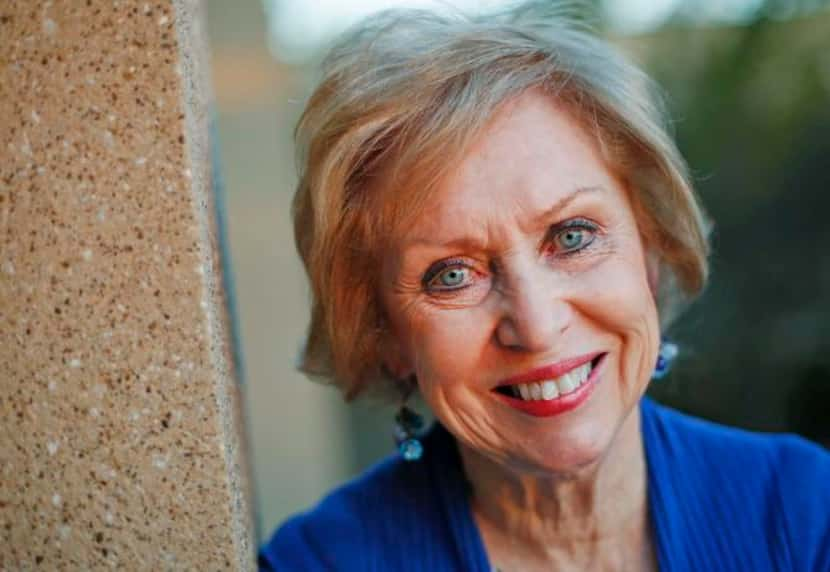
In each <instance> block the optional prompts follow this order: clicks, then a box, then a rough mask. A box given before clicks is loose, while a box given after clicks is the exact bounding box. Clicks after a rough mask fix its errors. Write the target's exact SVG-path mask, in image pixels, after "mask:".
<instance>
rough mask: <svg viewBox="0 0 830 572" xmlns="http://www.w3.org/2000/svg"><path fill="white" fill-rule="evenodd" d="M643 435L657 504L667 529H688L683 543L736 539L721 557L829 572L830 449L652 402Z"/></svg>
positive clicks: (646, 411)
mask: <svg viewBox="0 0 830 572" xmlns="http://www.w3.org/2000/svg"><path fill="white" fill-rule="evenodd" d="M643 436H644V442H645V447H646V454H647V458H648V463H649V478H650V480H651V481H652V482H653V486H654V489H655V491H654V495H653V499H654V504H655V505H656V506H657V507H658V508H657V510H660V511H661V512H662V511H665V514H664V516H663V518H664V520H665V522H666V524H667V525H669V526H674V525H677V526H680V527H683V528H684V533H683V534H678V535H677V536H678V539H679V538H680V537H681V536H685V537H686V539H687V540H688V539H690V538H691V537H696V538H698V541H699V542H703V537H704V536H706V537H707V538H708V535H709V533H708V532H706V531H712V532H713V533H714V534H716V535H718V536H719V538H717V539H714V538H712V539H710V540H712V542H711V547H712V550H713V551H717V550H716V547H717V546H719V544H718V543H721V544H723V541H724V539H725V538H726V537H728V538H732V539H733V540H734V541H733V542H730V543H728V544H729V545H730V550H729V552H730V554H729V555H726V554H725V555H724V557H727V556H728V557H729V558H739V557H740V558H743V556H739V555H741V554H742V552H743V551H742V550H741V547H742V546H744V547H746V548H747V549H748V550H749V551H753V556H752V557H753V558H755V557H759V558H760V554H759V552H761V553H764V554H766V553H767V552H768V554H766V558H767V559H766V560H765V561H768V562H776V563H777V565H778V569H782V570H785V569H796V570H825V569H826V570H830V486H828V484H827V483H828V482H830V452H828V451H827V450H825V449H823V448H822V447H820V446H819V445H817V444H815V443H812V442H810V441H808V440H806V439H804V438H802V437H799V436H797V435H792V434H771V433H760V432H754V431H748V430H744V429H738V428H734V427H727V426H724V425H720V424H718V423H714V422H711V421H707V420H704V419H700V418H695V417H692V416H690V415H686V414H684V413H680V412H678V411H675V410H673V409H670V408H668V407H664V406H661V405H658V404H656V403H654V402H652V401H650V400H643ZM692 507H694V508H692ZM680 515H687V516H684V517H683V519H692V520H695V523H694V525H692V524H691V522H687V523H685V524H682V523H680V520H682V519H681V516H680ZM688 515H697V516H695V517H694V518H692V517H691V516H688ZM674 520H677V522H672V521H674ZM687 526H688V527H689V529H688V530H686V529H685V528H686V527H687ZM714 531H717V532H716V533H715V532H714ZM747 553H748V552H746V553H744V554H747ZM759 561H760V560H759Z"/></svg>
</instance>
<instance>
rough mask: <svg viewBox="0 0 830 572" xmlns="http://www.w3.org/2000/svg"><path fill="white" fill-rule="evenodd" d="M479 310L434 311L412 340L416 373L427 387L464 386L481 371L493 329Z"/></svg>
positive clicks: (425, 318)
mask: <svg viewBox="0 0 830 572" xmlns="http://www.w3.org/2000/svg"><path fill="white" fill-rule="evenodd" d="M484 316H485V312H483V311H482V309H481V308H479V307H468V308H459V309H453V310H447V309H441V310H437V311H436V310H432V311H430V312H429V315H428V316H425V317H424V319H423V320H422V321H421V323H420V324H419V327H418V328H417V332H418V333H417V335H416V336H415V337H414V339H413V342H414V344H413V347H412V350H413V352H414V354H415V359H414V363H415V370H416V375H417V376H418V379H419V381H420V382H421V383H422V384H424V385H425V386H427V387H434V386H436V385H441V386H445V388H447V387H448V386H451V385H455V384H462V383H464V382H466V381H467V380H468V379H469V378H470V377H471V376H474V375H475V372H476V371H477V369H478V367H477V366H478V365H479V363H478V362H479V359H480V357H481V356H482V355H483V353H484V350H485V348H486V345H487V343H488V339H489V335H490V334H489V333H488V332H491V331H492V328H488V327H487V323H486V318H485V317H484Z"/></svg>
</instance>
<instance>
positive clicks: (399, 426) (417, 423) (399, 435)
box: [395, 385, 424, 461]
mask: <svg viewBox="0 0 830 572" xmlns="http://www.w3.org/2000/svg"><path fill="white" fill-rule="evenodd" d="M412 387H414V385H411V386H410V389H409V390H408V391H407V393H406V394H405V395H404V398H403V402H402V403H401V408H400V409H398V413H397V414H396V415H395V445H396V446H397V448H398V453H400V455H401V457H403V459H404V460H405V461H417V460H418V459H420V458H421V456H422V455H423V454H424V446H423V444H422V443H421V430H422V429H423V427H424V419H423V418H422V417H421V416H420V415H418V413H416V412H415V411H414V410H412V409H410V408H409V407H407V406H406V402H407V399H408V398H409V395H410V393H412V389H411V388H412Z"/></svg>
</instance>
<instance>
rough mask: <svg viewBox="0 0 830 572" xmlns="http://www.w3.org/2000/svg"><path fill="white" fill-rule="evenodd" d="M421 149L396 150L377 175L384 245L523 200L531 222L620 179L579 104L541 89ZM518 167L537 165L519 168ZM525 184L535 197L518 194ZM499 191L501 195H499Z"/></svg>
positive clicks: (522, 206) (374, 183)
mask: <svg viewBox="0 0 830 572" xmlns="http://www.w3.org/2000/svg"><path fill="white" fill-rule="evenodd" d="M420 145H421V146H422V147H423V149H424V151H423V153H403V154H400V155H395V154H394V153H392V154H391V155H390V156H389V157H388V158H387V160H386V161H385V163H384V164H383V166H382V168H381V169H378V171H377V175H376V176H374V177H373V178H372V186H373V188H372V194H373V195H374V200H375V201H376V203H375V208H374V209H373V210H374V212H375V213H376V214H377V215H378V216H377V223H376V224H375V228H376V230H377V239H378V241H377V244H378V245H379V246H380V247H381V248H389V247H391V246H392V245H395V244H399V243H401V242H403V241H405V240H406V239H413V238H414V239H418V238H419V237H420V235H423V234H426V235H431V234H434V233H436V232H439V231H441V230H442V229H445V228H446V227H447V225H448V224H452V223H453V221H456V222H457V223H458V224H459V225H462V226H469V223H473V224H474V221H471V220H470V218H471V217H473V216H474V213H476V212H477V213H479V214H484V213H488V212H492V209H499V208H502V207H504V206H506V205H510V203H511V201H513V200H517V201H520V202H521V204H520V205H518V207H519V208H518V210H519V211H526V212H524V213H521V212H520V213H519V214H520V215H524V216H526V218H528V219H529V218H532V217H533V216H534V215H535V214H536V213H538V212H539V211H541V210H543V209H546V208H548V207H549V206H550V203H553V202H555V201H556V200H557V199H558V198H561V197H559V196H558V195H563V196H564V194H566V193H569V192H573V191H575V190H577V189H579V188H586V187H607V186H609V185H611V184H613V182H612V181H611V179H612V178H613V179H615V181H616V176H617V173H616V170H615V169H614V168H613V167H612V164H611V161H610V158H608V157H607V156H606V149H604V148H603V146H602V144H601V141H600V135H599V134H598V133H597V132H596V130H591V129H590V128H589V127H588V126H586V124H585V121H583V119H582V118H581V115H580V114H579V112H578V111H576V110H574V109H573V106H571V105H567V104H564V103H562V102H560V101H557V100H556V99H554V98H553V97H551V96H550V95H549V94H544V93H541V92H537V93H531V94H523V95H522V96H520V97H517V98H514V99H512V100H510V101H508V102H506V103H504V104H502V105H500V106H499V107H498V108H497V109H495V110H494V112H493V113H492V114H491V115H490V116H489V117H488V118H487V120H486V121H485V122H482V123H481V124H479V125H475V126H470V127H469V128H468V129H467V130H466V131H465V132H464V133H463V134H457V137H455V138H449V137H447V138H445V139H444V140H435V141H425V142H422V143H420ZM588 155H592V157H588ZM577 157H579V158H580V159H581V162H580V161H576V158H577ZM586 157H587V159H586ZM590 159H595V160H594V162H593V164H591V165H589V171H591V170H592V171H594V172H593V173H590V172H589V175H590V174H593V175H595V176H593V177H590V176H586V174H585V163H586V161H587V160H590ZM514 162H521V163H522V164H523V165H525V166H528V165H529V166H530V168H529V169H524V170H517V169H515V168H512V163H514ZM577 167H578V168H577ZM524 187H528V188H530V189H531V191H532V192H529V193H521V194H520V193H518V192H514V189H515V190H518V189H520V188H524ZM492 189H500V190H501V191H502V194H501V195H493V194H492V193H490V192H489V191H491V190H492ZM413 235H414V236H413ZM420 238H423V237H420Z"/></svg>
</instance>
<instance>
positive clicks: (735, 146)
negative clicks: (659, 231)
mask: <svg viewBox="0 0 830 572" xmlns="http://www.w3.org/2000/svg"><path fill="white" fill-rule="evenodd" d="M784 4H785V3H783V2H780V1H769V2H765V3H763V4H762V5H761V7H760V8H759V10H758V11H757V13H756V17H755V18H754V19H753V20H752V21H751V22H750V23H748V24H747V25H745V26H736V27H721V28H712V29H707V30H703V29H699V28H694V27H689V26H684V25H683V24H681V23H677V22H675V23H672V24H670V25H668V26H667V27H665V28H664V29H663V30H661V31H660V32H659V33H657V34H654V35H653V36H652V37H650V38H645V39H643V41H644V42H646V43H647V44H648V46H647V49H646V50H645V53H646V61H645V65H646V67H647V68H648V69H649V70H650V71H651V72H652V74H653V75H654V76H655V77H656V79H657V80H658V82H659V83H661V84H662V85H663V86H664V87H665V89H666V90H667V92H668V95H669V101H670V108H671V111H672V116H673V117H674V118H675V119H676V121H675V124H674V128H675V130H676V136H677V140H678V144H679V146H680V149H681V151H682V152H683V154H684V156H685V157H686V158H687V160H688V162H689V164H690V165H691V167H692V170H693V172H694V174H695V182H696V186H697V189H698V191H699V193H700V195H701V196H702V198H703V202H704V204H705V206H706V208H707V210H708V212H709V213H710V215H711V217H712V219H713V220H714V223H715V232H714V236H713V245H714V249H713V256H712V278H711V282H710V285H709V288H708V290H707V292H706V293H705V295H704V297H703V298H702V299H701V300H700V302H699V303H698V304H697V305H696V306H694V307H693V308H692V309H691V311H690V312H689V313H688V314H687V315H686V316H684V317H683V318H681V320H680V322H679V324H678V325H677V327H676V328H675V331H674V332H671V333H674V334H675V336H676V337H677V338H678V339H679V340H680V341H681V343H682V344H683V346H685V347H686V348H687V349H688V350H689V351H687V353H686V359H684V360H683V361H681V363H680V364H679V367H678V368H677V371H676V372H675V373H674V375H673V377H672V378H671V380H670V381H668V382H667V383H665V384H660V385H656V386H653V388H652V393H653V394H654V395H655V396H656V397H658V398H659V399H661V400H662V401H666V402H669V403H671V404H672V405H674V406H676V407H678V408H681V409H685V410H688V411H692V412H694V413H696V414H699V415H702V416H704V417H709V418H713V419H716V420H718V421H722V422H725V423H729V424H733V425H739V426H745V427H750V428H755V429H767V430H779V431H780V430H793V431H801V432H802V433H805V434H807V436H808V437H811V438H813V439H815V440H819V441H823V442H825V443H828V442H830V414H827V415H825V418H824V421H823V422H821V421H818V422H810V423H807V424H804V423H801V421H800V420H802V419H806V418H808V417H810V415H811V414H810V413H809V412H808V411H807V410H806V409H805V405H804V404H805V403H812V406H813V407H815V406H816V401H819V402H822V400H823V406H822V407H823V410H824V411H828V412H830V399H828V391H827V389H826V388H827V387H828V386H830V377H828V375H827V372H828V366H830V320H829V318H830V225H828V224H827V220H828V212H830V195H828V190H829V189H828V187H830V185H828V183H830V172H829V171H828V167H830V105H828V104H830V13H827V12H817V13H816V12H813V13H812V14H811V15H809V16H804V17H797V18H794V19H790V20H786V21H782V20H780V19H777V17H776V14H779V13H780V12H781V10H783V5H784ZM789 4H790V6H788V8H789V9H791V10H792V9H794V8H793V6H792V4H793V3H789ZM795 4H798V7H797V8H798V9H803V10H807V9H809V8H812V7H814V6H813V5H815V4H816V3H815V2H799V3H795ZM799 7H800V8H799ZM817 372H824V374H821V373H817ZM822 375H823V377H822Z"/></svg>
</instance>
